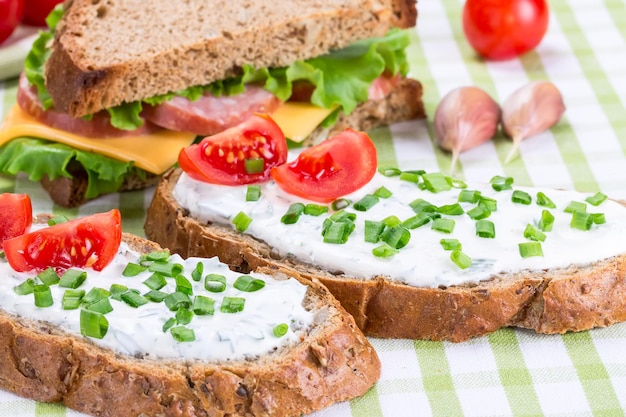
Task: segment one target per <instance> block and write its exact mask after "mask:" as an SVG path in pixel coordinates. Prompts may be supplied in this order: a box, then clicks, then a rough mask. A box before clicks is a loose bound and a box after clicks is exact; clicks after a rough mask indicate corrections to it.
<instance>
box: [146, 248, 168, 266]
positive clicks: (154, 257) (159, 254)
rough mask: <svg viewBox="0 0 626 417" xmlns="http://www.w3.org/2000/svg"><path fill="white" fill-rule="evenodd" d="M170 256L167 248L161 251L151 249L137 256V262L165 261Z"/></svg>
mask: <svg viewBox="0 0 626 417" xmlns="http://www.w3.org/2000/svg"><path fill="white" fill-rule="evenodd" d="M169 258H170V252H169V251H167V250H161V251H152V252H150V253H148V254H145V255H141V256H140V257H139V263H143V262H145V261H149V262H167V260H168V259H169Z"/></svg>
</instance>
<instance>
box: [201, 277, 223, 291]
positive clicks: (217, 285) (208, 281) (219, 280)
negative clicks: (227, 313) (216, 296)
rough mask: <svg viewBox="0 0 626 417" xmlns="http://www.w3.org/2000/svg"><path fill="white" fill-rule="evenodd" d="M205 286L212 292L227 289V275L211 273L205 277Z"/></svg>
mask: <svg viewBox="0 0 626 417" xmlns="http://www.w3.org/2000/svg"><path fill="white" fill-rule="evenodd" d="M204 288H205V289H206V290H207V291H210V292H223V291H224V290H226V277H225V276H224V275H220V274H209V275H207V276H206V277H204Z"/></svg>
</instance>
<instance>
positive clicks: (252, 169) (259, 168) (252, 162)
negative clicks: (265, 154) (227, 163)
mask: <svg viewBox="0 0 626 417" xmlns="http://www.w3.org/2000/svg"><path fill="white" fill-rule="evenodd" d="M244 166H245V169H246V174H260V173H262V172H263V171H264V170H265V159H263V158H247V159H246V160H245V161H244Z"/></svg>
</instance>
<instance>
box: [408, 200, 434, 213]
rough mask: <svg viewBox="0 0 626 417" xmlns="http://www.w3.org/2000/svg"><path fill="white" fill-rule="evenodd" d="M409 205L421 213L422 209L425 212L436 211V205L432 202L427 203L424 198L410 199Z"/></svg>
mask: <svg viewBox="0 0 626 417" xmlns="http://www.w3.org/2000/svg"><path fill="white" fill-rule="evenodd" d="M409 206H410V207H411V208H412V209H413V211H414V212H416V213H421V212H423V211H426V212H436V211H437V206H435V205H434V204H431V203H429V202H428V201H426V200H424V199H423V198H418V199H415V200H413V201H411V202H410V203H409Z"/></svg>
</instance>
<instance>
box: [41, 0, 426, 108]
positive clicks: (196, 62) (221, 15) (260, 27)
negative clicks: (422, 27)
mask: <svg viewBox="0 0 626 417" xmlns="http://www.w3.org/2000/svg"><path fill="white" fill-rule="evenodd" d="M416 19H417V10H416V2H415V0H290V1H287V2H269V1H263V0H229V1H223V0H214V1H210V2H206V1H203V0H190V1H185V2H153V3H151V4H150V7H146V3H145V2H144V1H143V0H117V1H115V2H113V1H111V0H71V1H68V2H66V4H65V14H64V16H63V19H62V20H61V21H60V23H59V25H58V26H57V29H56V34H55V40H54V43H53V45H52V52H51V55H50V58H49V60H48V61H47V64H46V69H45V77H46V88H47V90H48V92H49V93H50V95H51V97H52V99H53V101H54V105H55V108H56V109H57V110H59V111H62V112H65V113H68V114H70V115H71V116H74V117H79V116H84V115H87V114H92V113H95V112H97V111H99V110H102V109H105V108H109V107H113V106H116V105H119V104H121V103H123V102H132V101H137V100H141V99H144V98H146V97H153V96H155V95H159V94H165V93H168V92H171V91H178V90H182V89H184V88H187V87H189V86H192V85H205V84H209V83H211V82H213V81H216V80H221V79H224V78H228V77H232V76H235V75H237V74H239V73H240V71H241V67H242V66H243V65H244V64H250V65H253V66H254V67H255V68H264V67H284V66H287V65H289V64H291V63H292V62H294V61H296V60H304V59H307V58H312V57H316V56H319V55H322V54H325V53H327V52H328V51H330V50H332V49H339V48H342V47H345V46H347V45H349V44H350V43H353V42H355V41H357V40H360V39H365V38H371V37H377V36H383V35H385V34H386V33H387V32H388V31H389V30H390V29H391V28H396V27H399V28H408V27H413V26H415V23H416Z"/></svg>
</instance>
